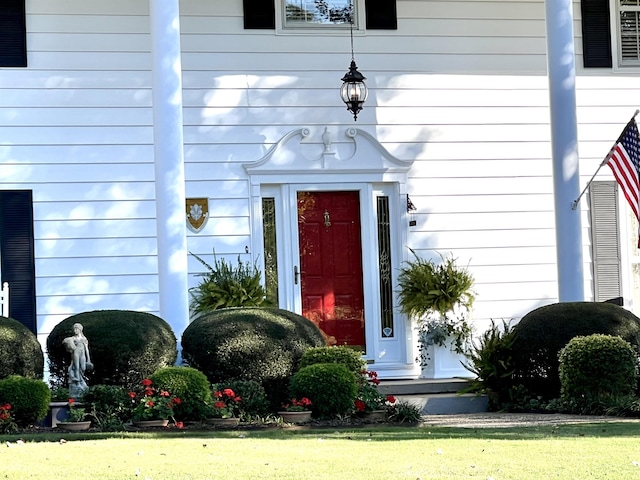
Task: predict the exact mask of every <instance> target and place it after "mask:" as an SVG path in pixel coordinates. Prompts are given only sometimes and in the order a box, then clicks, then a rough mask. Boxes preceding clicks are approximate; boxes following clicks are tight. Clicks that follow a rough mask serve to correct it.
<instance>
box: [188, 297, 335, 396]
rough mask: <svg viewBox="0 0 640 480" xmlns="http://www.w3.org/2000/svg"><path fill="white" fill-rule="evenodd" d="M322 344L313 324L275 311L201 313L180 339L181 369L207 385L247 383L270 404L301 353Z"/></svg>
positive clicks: (283, 389) (282, 391) (283, 392)
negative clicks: (200, 375)
mask: <svg viewBox="0 0 640 480" xmlns="http://www.w3.org/2000/svg"><path fill="white" fill-rule="evenodd" d="M323 345H325V343H324V340H323V337H322V334H321V333H320V330H319V329H318V327H316V325H315V324H314V323H313V322H311V321H310V320H307V319H306V318H304V317H302V316H300V315H297V314H295V313H293V312H289V311H287V310H282V309H278V308H261V307H240V308H226V309H221V310H215V311H211V312H206V313H203V314H202V315H201V316H199V317H198V318H197V319H196V320H194V321H193V322H192V323H191V324H190V325H189V326H188V327H187V328H186V329H185V331H184V333H183V334H182V355H183V358H184V361H185V362H186V364H187V365H189V366H191V367H193V368H197V369H198V370H200V371H201V372H203V373H204V374H205V375H206V376H207V378H208V379H209V381H210V382H211V383H221V382H227V381H230V380H253V381H256V382H258V383H260V384H261V385H262V386H263V388H264V389H265V391H266V392H267V395H268V396H269V400H270V402H271V404H272V405H275V404H279V403H281V402H282V401H283V400H284V398H285V397H286V391H287V387H288V382H289V378H290V377H291V375H293V373H294V372H295V371H296V370H297V369H298V365H299V363H300V358H301V357H302V354H303V353H304V352H305V351H306V350H307V349H309V348H312V347H319V346H323Z"/></svg>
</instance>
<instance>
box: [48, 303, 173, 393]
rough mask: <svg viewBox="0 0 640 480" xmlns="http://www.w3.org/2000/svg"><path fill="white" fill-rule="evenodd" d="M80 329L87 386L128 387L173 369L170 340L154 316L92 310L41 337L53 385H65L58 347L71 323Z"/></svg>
mask: <svg viewBox="0 0 640 480" xmlns="http://www.w3.org/2000/svg"><path fill="white" fill-rule="evenodd" d="M74 323H80V324H82V326H83V327H84V335H85V336H86V337H87V339H88V340H89V352H90V355H91V361H92V363H93V367H94V368H93V370H90V371H88V372H87V377H88V381H87V383H88V384H89V385H98V384H103V385H121V386H124V387H126V388H134V387H135V386H137V385H138V384H139V383H140V381H141V380H142V379H143V378H146V377H149V376H150V375H151V374H152V373H153V372H155V371H156V370H158V369H160V368H162V367H168V366H171V365H173V364H174V362H175V360H176V357H177V353H178V352H177V348H176V337H175V335H174V333H173V331H172V330H171V327H170V326H169V324H168V323H167V322H165V321H164V320H163V319H161V318H160V317H157V316H155V315H152V314H150V313H145V312H134V311H131V310H95V311H91V312H84V313H79V314H77V315H73V316H71V317H69V318H66V319H64V320H63V321H61V322H60V323H59V324H58V325H56V326H55V327H54V328H53V330H52V331H51V333H50V334H49V336H48V337H47V350H48V353H49V373H50V376H51V380H50V381H51V384H52V385H53V386H58V385H65V384H66V383H67V368H68V364H69V353H68V352H67V351H66V349H65V348H64V346H63V345H62V340H63V339H64V338H65V337H69V336H72V335H73V324H74Z"/></svg>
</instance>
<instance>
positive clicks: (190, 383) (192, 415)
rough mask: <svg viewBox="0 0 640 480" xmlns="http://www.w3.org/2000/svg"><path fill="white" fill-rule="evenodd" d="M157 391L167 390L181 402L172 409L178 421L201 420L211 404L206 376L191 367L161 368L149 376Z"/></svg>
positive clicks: (209, 388)
mask: <svg viewBox="0 0 640 480" xmlns="http://www.w3.org/2000/svg"><path fill="white" fill-rule="evenodd" d="M151 380H152V381H153V384H154V385H155V386H156V388H157V389H159V390H167V391H168V392H169V393H171V395H174V396H176V397H178V398H179V399H180V400H181V402H180V404H179V405H176V406H175V407H174V408H173V413H174V416H175V418H177V419H178V420H202V419H203V418H204V417H205V416H206V406H207V404H208V403H209V402H211V387H210V385H209V380H208V379H207V376H206V375H205V374H204V373H202V372H201V371H200V370H196V369H195V368H191V367H166V368H161V369H160V370H158V371H157V372H155V373H154V374H153V375H151Z"/></svg>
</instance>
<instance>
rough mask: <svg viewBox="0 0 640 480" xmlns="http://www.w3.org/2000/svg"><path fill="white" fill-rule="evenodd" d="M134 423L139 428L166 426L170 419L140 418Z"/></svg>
mask: <svg viewBox="0 0 640 480" xmlns="http://www.w3.org/2000/svg"><path fill="white" fill-rule="evenodd" d="M133 425H134V426H136V427H138V428H147V427H166V426H167V425H169V420H168V419H164V420H163V419H158V420H138V421H137V422H133Z"/></svg>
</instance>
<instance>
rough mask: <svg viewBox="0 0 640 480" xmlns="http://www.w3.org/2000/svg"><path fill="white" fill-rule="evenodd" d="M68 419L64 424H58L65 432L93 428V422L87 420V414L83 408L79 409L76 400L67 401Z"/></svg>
mask: <svg viewBox="0 0 640 480" xmlns="http://www.w3.org/2000/svg"><path fill="white" fill-rule="evenodd" d="M67 409H68V410H67V411H68V415H69V416H68V418H67V420H66V421H64V422H58V423H57V426H58V427H60V428H63V429H65V430H71V431H81V430H87V429H88V428H89V427H90V426H91V420H87V419H86V418H87V412H86V410H85V409H84V408H83V407H78V405H77V402H76V399H75V398H69V399H68V400H67Z"/></svg>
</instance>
